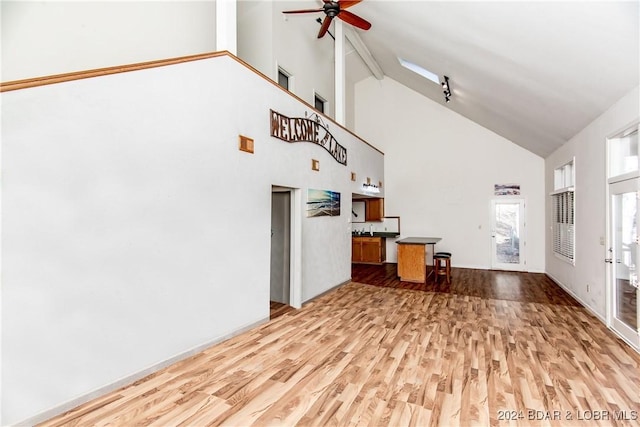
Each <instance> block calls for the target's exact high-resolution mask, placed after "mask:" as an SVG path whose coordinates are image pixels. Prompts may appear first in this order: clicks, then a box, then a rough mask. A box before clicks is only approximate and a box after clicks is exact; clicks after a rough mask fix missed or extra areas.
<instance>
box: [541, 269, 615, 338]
mask: <svg viewBox="0 0 640 427" xmlns="http://www.w3.org/2000/svg"><path fill="white" fill-rule="evenodd" d="M544 274H545V275H546V276H547V277H548V278H549V279H551V280H552V281H553V282H554V283H555V284H556V285H558V286H560V287H561V288H562V289H563V290H564V291H565V292H566V293H568V294H569V295H571V297H572V298H573V299H575V300H576V301H578V302H579V303H580V305H581V306H583V307H584V308H586V309H587V311H588V312H589V313H591V314H592V315H594V316H595V317H596V318H598V320H600V321H601V322H602V323H603V324H604V325H605V326H607V327H609V326H608V325H607V320H606V319H605V318H604V317H602V315H601V314H599V313H598V312H596V311H595V310H594V309H593V308H591V307H590V306H589V305H588V304H587V303H586V302H585V301H584V300H583V299H582V298H580V297H579V296H578V295H576V294H575V293H574V292H573V291H572V290H571V289H569V288H568V287H567V286H565V285H564V283H562V282H561V281H560V280H558V279H556V278H555V277H553V276H552V275H551V274H549V273H547V272H545V273H544Z"/></svg>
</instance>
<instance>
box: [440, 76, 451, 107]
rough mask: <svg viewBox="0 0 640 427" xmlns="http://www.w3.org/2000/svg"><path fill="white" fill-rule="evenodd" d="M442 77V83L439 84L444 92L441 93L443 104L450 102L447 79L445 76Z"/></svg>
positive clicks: (449, 88) (449, 89)
mask: <svg viewBox="0 0 640 427" xmlns="http://www.w3.org/2000/svg"><path fill="white" fill-rule="evenodd" d="M443 77H444V81H443V82H442V83H441V84H442V89H444V90H443V91H442V93H444V100H445V102H449V101H451V86H450V85H449V77H447V76H443Z"/></svg>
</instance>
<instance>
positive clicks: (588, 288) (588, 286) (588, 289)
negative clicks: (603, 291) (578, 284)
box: [587, 283, 591, 292]
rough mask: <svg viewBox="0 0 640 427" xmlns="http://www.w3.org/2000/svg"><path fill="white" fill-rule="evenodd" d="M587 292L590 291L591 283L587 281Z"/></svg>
mask: <svg viewBox="0 0 640 427" xmlns="http://www.w3.org/2000/svg"><path fill="white" fill-rule="evenodd" d="M587 292H591V285H590V284H588V283H587Z"/></svg>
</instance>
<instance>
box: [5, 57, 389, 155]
mask: <svg viewBox="0 0 640 427" xmlns="http://www.w3.org/2000/svg"><path fill="white" fill-rule="evenodd" d="M221 56H228V57H229V58H231V59H234V60H236V61H237V62H238V63H240V64H241V65H242V66H244V67H245V68H247V69H249V70H250V71H252V72H253V73H254V74H257V75H258V76H260V77H262V78H263V79H264V80H266V81H268V82H269V83H271V84H273V85H274V86H275V87H277V88H278V89H280V90H282V91H283V92H285V93H286V94H288V95H289V96H292V97H293V98H295V99H296V100H298V101H299V102H301V103H302V104H304V105H306V106H307V107H309V108H311V109H312V110H313V111H316V112H318V114H321V115H322V117H323V118H325V119H327V120H328V121H330V122H331V123H333V124H334V125H336V126H338V127H339V128H341V129H342V130H344V131H346V132H348V133H349V134H351V135H352V136H354V137H355V138H358V139H359V140H360V141H361V142H363V143H365V144H366V145H368V146H369V147H371V148H373V149H374V150H376V151H377V152H379V153H380V154H382V155H384V153H383V152H382V151H380V150H379V149H377V148H376V147H374V146H373V145H371V144H369V143H368V142H367V141H365V140H364V139H362V138H361V137H359V136H358V135H356V134H355V133H353V132H352V131H350V130H349V129H347V128H346V127H344V126H343V125H341V124H340V123H338V122H336V121H335V120H334V119H333V118H331V117H328V116H326V115H325V114H324V113H320V112H319V111H318V110H316V109H315V107H314V106H312V105H311V104H309V103H308V102H306V101H305V100H304V99H302V98H300V97H299V96H297V95H295V94H294V93H291V92H289V91H288V90H286V89H285V88H283V87H281V86H280V85H279V84H278V83H276V82H275V81H273V80H272V79H270V78H269V77H267V76H266V75H264V74H262V73H261V72H260V71H258V70H257V69H255V68H254V67H252V66H251V65H249V64H248V63H246V62H245V61H243V60H242V59H240V58H238V57H237V56H235V55H233V54H232V53H230V52H229V51H226V50H223V51H220V52H209V53H201V54H197V55H189V56H181V57H178V58H170V59H161V60H157V61H148V62H140V63H136V64H129V65H118V66H115V67H107V68H98V69H94V70H86V71H77V72H73V73H65V74H56V75H53V76H43V77H34V78H31V79H24V80H14V81H9V82H3V83H0V92H9V91H12V90H19V89H27V88H32V87H37V86H45V85H50V84H56V83H63V82H68V81H73V80H80V79H88V78H92V77H99V76H106V75H109V74H118V73H127V72H129V71H137V70H144V69H147V68H156V67H164V66H167V65H173V64H180V63H183V62H191V61H200V60H203V59H210V58H216V57H221Z"/></svg>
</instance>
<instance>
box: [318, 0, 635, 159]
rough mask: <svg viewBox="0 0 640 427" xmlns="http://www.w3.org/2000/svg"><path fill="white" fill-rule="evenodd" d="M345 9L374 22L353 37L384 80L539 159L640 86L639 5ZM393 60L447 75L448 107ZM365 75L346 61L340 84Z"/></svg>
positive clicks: (408, 4) (421, 4)
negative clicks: (364, 47)
mask: <svg viewBox="0 0 640 427" xmlns="http://www.w3.org/2000/svg"><path fill="white" fill-rule="evenodd" d="M308 4H309V7H310V8H315V7H319V6H320V5H321V2H320V1H313V0H310V1H309V2H308ZM349 10H350V11H351V12H353V13H356V14H358V15H360V16H362V17H363V18H365V19H367V20H368V21H370V22H371V23H372V28H371V29H370V30H369V31H366V32H364V31H361V30H357V32H358V34H359V35H360V37H361V38H362V40H363V41H364V43H365V44H366V46H367V47H368V49H369V50H370V52H371V54H372V55H373V57H374V58H375V60H376V61H377V62H378V64H379V65H380V66H381V68H382V70H383V72H384V74H385V76H388V77H390V78H392V79H394V80H396V81H398V82H400V83H402V84H404V85H405V86H407V87H409V88H411V89H413V90H415V91H417V92H419V93H421V94H422V95H424V96H426V97H427V98H430V99H432V100H434V101H435V102H439V103H442V104H443V105H446V107H447V108H450V109H451V110H453V111H456V112H458V113H459V114H461V115H463V116H465V117H467V118H469V119H471V120H473V121H475V122H477V123H478V124H480V125H482V126H484V127H486V128H488V129H490V130H492V131H494V132H495V133H497V134H499V135H501V136H503V137H505V138H507V139H509V140H511V141H513V142H514V143H516V144H518V145H520V146H522V147H524V148H526V149H527V150H530V151H531V152H533V153H535V154H538V155H540V156H542V157H546V156H548V155H549V154H551V153H552V152H553V151H554V150H556V149H557V148H558V147H559V146H561V145H562V144H563V143H564V142H566V141H567V140H568V139H570V138H571V137H573V136H574V135H575V134H576V133H578V132H579V131H580V130H581V129H583V128H584V127H585V126H586V125H588V124H589V123H590V122H591V121H593V120H594V119H595V118H596V117H598V116H599V115H600V114H602V113H603V112H604V111H606V110H607V109H608V108H609V107H610V106H611V105H613V104H614V103H615V102H616V101H617V100H619V99H620V98H621V97H622V96H624V95H625V94H627V93H628V92H629V91H631V90H632V89H633V88H635V87H636V86H638V84H639V80H640V78H639V76H640V67H639V64H640V55H639V51H640V45H639V39H640V35H639V31H638V27H639V25H638V23H639V21H640V9H639V2H638V1H625V2H618V1H603V2H594V1H567V2H562V1H548V2H541V1H531V2H529V1H501V2H485V1H474V2H435V1H391V0H388V1H380V0H364V1H363V2H361V3H360V4H357V5H355V6H353V7H351V8H350V9H349ZM319 16H323V15H322V13H320V14H317V15H312V16H311V17H310V18H308V19H310V20H311V22H312V21H313V19H315V18H317V17H319ZM318 29H319V25H318V24H315V26H313V25H310V27H309V31H312V32H316V31H317V30H318ZM398 57H402V58H404V59H407V60H410V61H412V62H414V63H416V64H418V65H420V66H422V67H424V68H426V69H428V70H430V71H432V72H434V73H436V74H438V75H439V76H440V77H442V76H443V75H446V76H448V77H449V78H450V82H451V88H452V91H453V96H452V99H451V102H450V103H447V104H445V102H444V96H443V94H442V88H441V87H440V86H439V85H438V84H436V83H433V82H431V81H429V80H426V79H424V78H422V77H420V76H418V75H417V74H415V73H413V72H411V71H409V70H406V69H405V68H403V67H402V66H400V64H399V61H398ZM364 70H365V68H364V65H363V64H362V62H361V60H360V59H359V57H358V56H357V55H356V54H354V53H352V54H350V55H349V57H348V61H347V79H349V80H350V81H351V82H357V81H359V80H361V79H363V78H366V77H369V76H370V75H371V74H370V73H368V72H366V71H364ZM399 107H401V106H399Z"/></svg>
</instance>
